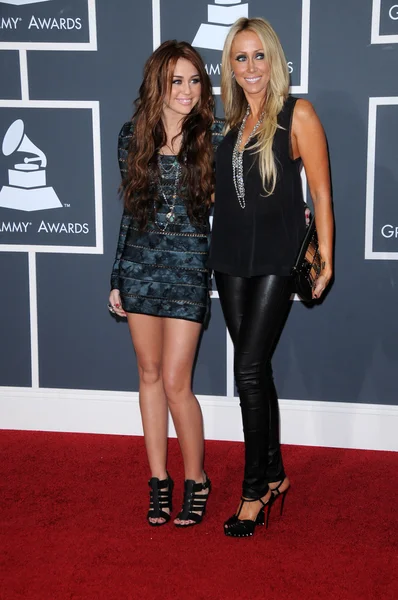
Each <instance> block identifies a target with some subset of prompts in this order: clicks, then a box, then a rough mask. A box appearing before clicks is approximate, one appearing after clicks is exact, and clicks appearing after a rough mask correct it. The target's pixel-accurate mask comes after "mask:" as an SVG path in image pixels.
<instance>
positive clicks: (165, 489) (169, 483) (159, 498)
mask: <svg viewBox="0 0 398 600" xmlns="http://www.w3.org/2000/svg"><path fill="white" fill-rule="evenodd" d="M148 484H149V487H150V488H151V489H150V491H149V511H148V514H147V520H148V523H149V525H151V526H152V527H159V526H160V525H166V523H168V522H169V521H170V514H169V513H167V512H166V511H165V510H164V509H165V508H168V509H169V511H170V513H171V511H172V510H173V504H172V497H173V487H174V481H173V480H172V478H171V477H170V475H169V474H168V473H167V479H158V478H157V477H152V479H150V480H149V481H148ZM149 519H164V521H160V522H159V521H157V522H156V523H152V521H150V520H149Z"/></svg>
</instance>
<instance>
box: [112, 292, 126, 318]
mask: <svg viewBox="0 0 398 600" xmlns="http://www.w3.org/2000/svg"><path fill="white" fill-rule="evenodd" d="M108 307H109V310H110V312H111V313H114V314H115V315H117V316H118V317H126V316H127V315H126V313H125V311H124V310H123V308H122V303H121V300H120V292H119V290H112V291H111V293H110V294H109V304H108Z"/></svg>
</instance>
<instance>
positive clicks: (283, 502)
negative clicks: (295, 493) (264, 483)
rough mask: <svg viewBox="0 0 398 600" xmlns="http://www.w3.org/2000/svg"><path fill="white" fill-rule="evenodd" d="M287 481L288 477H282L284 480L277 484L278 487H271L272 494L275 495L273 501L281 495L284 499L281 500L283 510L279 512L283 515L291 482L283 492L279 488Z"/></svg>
mask: <svg viewBox="0 0 398 600" xmlns="http://www.w3.org/2000/svg"><path fill="white" fill-rule="evenodd" d="M285 481H286V477H285V478H284V479H282V481H281V482H280V483H279V485H277V486H276V488H274V489H272V488H270V489H271V492H272V495H273V501H274V502H275V501H276V500H277V498H279V497H280V498H281V499H282V501H281V510H280V513H279V514H280V515H281V516H282V514H283V507H284V505H285V500H286V496H287V493H288V491H289V490H290V483H289V486H288V487H287V488H286V489H285V490H283V492H281V491H280V490H279V488H280V487H281V485H282V484H283V483H285Z"/></svg>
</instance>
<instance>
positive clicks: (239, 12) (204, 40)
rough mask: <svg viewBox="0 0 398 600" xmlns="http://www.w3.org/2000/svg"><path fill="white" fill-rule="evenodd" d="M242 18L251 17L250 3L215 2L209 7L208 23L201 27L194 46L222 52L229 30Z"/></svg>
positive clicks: (215, 0)
mask: <svg viewBox="0 0 398 600" xmlns="http://www.w3.org/2000/svg"><path fill="white" fill-rule="evenodd" d="M240 17H246V18H248V17H249V4H248V2H245V3H242V2H241V0H214V4H208V5H207V20H208V23H202V24H201V26H200V27H199V30H198V33H197V34H196V36H195V38H194V40H193V42H192V45H193V46H196V47H197V48H208V49H209V50H222V49H223V46H224V42H225V38H226V37H227V34H228V31H229V28H230V27H231V25H232V24H233V23H234V22H235V21H236V19H239V18H240Z"/></svg>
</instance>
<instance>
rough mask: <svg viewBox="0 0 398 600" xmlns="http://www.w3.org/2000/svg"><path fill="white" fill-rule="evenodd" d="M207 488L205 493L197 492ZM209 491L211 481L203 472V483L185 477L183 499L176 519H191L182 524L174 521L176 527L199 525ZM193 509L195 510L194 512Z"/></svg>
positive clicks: (203, 514)
mask: <svg viewBox="0 0 398 600" xmlns="http://www.w3.org/2000/svg"><path fill="white" fill-rule="evenodd" d="M204 490H208V492H207V494H198V493H197V492H201V491H204ZM210 492H211V481H210V479H209V478H208V477H207V475H206V474H205V481H204V483H196V481H194V480H193V479H186V480H185V483H184V501H183V504H182V510H181V511H180V512H179V513H178V515H177V519H179V520H180V521H192V523H187V524H186V525H183V524H182V523H175V526H176V527H191V526H192V525H199V523H201V522H202V519H203V517H204V516H205V512H206V505H207V500H208V498H209V495H210ZM194 511H195V512H194Z"/></svg>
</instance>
